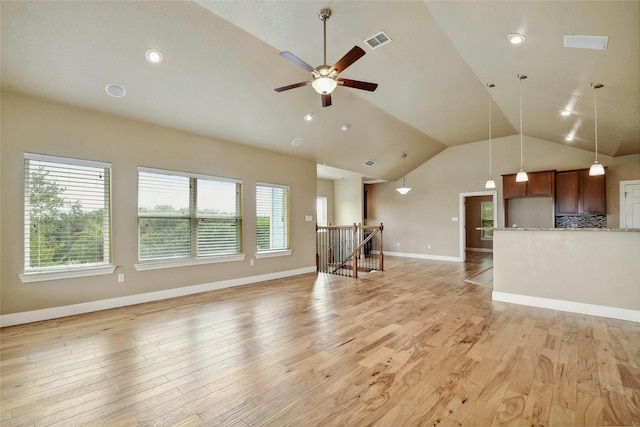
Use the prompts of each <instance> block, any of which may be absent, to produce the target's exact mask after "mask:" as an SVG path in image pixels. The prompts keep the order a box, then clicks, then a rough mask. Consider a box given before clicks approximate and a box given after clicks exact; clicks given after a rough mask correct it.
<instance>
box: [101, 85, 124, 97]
mask: <svg viewBox="0 0 640 427" xmlns="http://www.w3.org/2000/svg"><path fill="white" fill-rule="evenodd" d="M104 90H105V92H107V94H109V96H113V97H114V98H122V97H123V96H125V95H126V93H127V90H126V89H125V88H124V86H121V85H118V84H115V83H111V84H108V85H107V86H105V88H104Z"/></svg>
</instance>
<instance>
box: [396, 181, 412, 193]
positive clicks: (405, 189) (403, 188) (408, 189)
mask: <svg viewBox="0 0 640 427" xmlns="http://www.w3.org/2000/svg"><path fill="white" fill-rule="evenodd" d="M405 178H406V177H403V178H402V187H398V188H396V191H397V192H398V193H400V194H402V195H403V196H404V195H405V194H407V193H408V192H409V191H411V187H407V186H405V185H404V180H405Z"/></svg>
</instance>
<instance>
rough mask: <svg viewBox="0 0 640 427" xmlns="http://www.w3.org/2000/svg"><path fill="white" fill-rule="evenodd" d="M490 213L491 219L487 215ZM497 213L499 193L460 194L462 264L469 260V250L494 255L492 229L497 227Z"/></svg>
mask: <svg viewBox="0 0 640 427" xmlns="http://www.w3.org/2000/svg"><path fill="white" fill-rule="evenodd" d="M487 202H488V204H487ZM483 203H484V204H483ZM489 207H490V208H491V209H490V210H489V209H488V208H489ZM488 211H490V212H491V218H489V216H488V215H487V212H488ZM497 212H498V192H497V191H477V192H472V193H460V216H459V217H458V221H459V224H460V226H459V235H460V260H461V261H462V262H464V261H466V259H467V249H468V248H469V249H473V250H474V251H477V252H486V253H491V254H492V253H493V230H490V229H492V228H495V227H497V224H498V213H497ZM467 222H468V223H469V224H467Z"/></svg>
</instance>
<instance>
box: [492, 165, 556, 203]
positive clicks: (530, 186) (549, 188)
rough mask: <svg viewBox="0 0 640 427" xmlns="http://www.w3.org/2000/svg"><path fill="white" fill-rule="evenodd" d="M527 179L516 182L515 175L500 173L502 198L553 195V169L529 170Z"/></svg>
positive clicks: (554, 176)
mask: <svg viewBox="0 0 640 427" xmlns="http://www.w3.org/2000/svg"><path fill="white" fill-rule="evenodd" d="M527 175H528V176H529V180H528V181H526V182H516V175H515V174H511V175H502V198H503V199H505V200H506V199H518V198H522V197H553V196H554V193H555V191H554V188H555V178H556V174H555V171H543V172H529V173H528V174H527Z"/></svg>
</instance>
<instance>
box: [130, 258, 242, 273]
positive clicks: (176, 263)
mask: <svg viewBox="0 0 640 427" xmlns="http://www.w3.org/2000/svg"><path fill="white" fill-rule="evenodd" d="M245 257H246V255H245V254H237V255H225V256H217V257H203V258H187V259H180V260H160V261H144V262H139V263H137V264H135V267H136V271H147V270H159V269H162V268H175V267H188V266H192V265H203V264H216V263H220V262H233V261H244V259H245Z"/></svg>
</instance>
